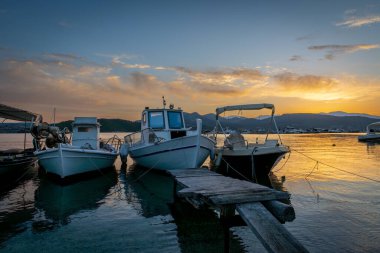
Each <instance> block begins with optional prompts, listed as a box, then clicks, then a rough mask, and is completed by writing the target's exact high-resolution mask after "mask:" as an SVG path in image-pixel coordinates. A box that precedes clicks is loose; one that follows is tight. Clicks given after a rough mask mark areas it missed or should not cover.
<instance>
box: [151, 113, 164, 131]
mask: <svg viewBox="0 0 380 253" xmlns="http://www.w3.org/2000/svg"><path fill="white" fill-rule="evenodd" d="M149 125H150V127H151V128H153V129H160V128H165V124H164V113H163V112H149Z"/></svg>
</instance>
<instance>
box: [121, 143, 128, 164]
mask: <svg viewBox="0 0 380 253" xmlns="http://www.w3.org/2000/svg"><path fill="white" fill-rule="evenodd" d="M120 159H121V162H122V163H123V164H125V163H127V159H128V144H126V143H124V144H122V145H121V146H120Z"/></svg>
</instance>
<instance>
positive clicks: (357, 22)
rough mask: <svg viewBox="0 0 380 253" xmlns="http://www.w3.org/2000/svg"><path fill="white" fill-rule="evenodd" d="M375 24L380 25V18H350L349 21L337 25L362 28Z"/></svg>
mask: <svg viewBox="0 0 380 253" xmlns="http://www.w3.org/2000/svg"><path fill="white" fill-rule="evenodd" d="M374 23H380V16H367V17H362V18H357V17H350V18H349V19H347V20H345V21H343V22H340V23H337V24H336V25H337V26H345V27H361V26H364V25H370V24H374Z"/></svg>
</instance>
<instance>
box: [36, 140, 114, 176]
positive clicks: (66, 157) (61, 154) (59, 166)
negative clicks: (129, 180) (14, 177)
mask: <svg viewBox="0 0 380 253" xmlns="http://www.w3.org/2000/svg"><path fill="white" fill-rule="evenodd" d="M35 155H36V156H37V157H38V163H39V165H40V166H41V167H42V168H43V169H45V171H46V172H47V173H50V174H55V175H58V176H59V177H60V178H62V179H63V178H66V177H69V176H74V175H78V174H83V173H87V172H92V171H97V170H101V169H105V168H109V167H112V166H113V165H114V163H115V160H116V158H117V156H118V153H117V152H110V151H107V150H89V149H79V148H72V147H68V148H67V147H62V146H61V145H60V146H59V147H58V148H53V149H48V150H43V151H37V152H35Z"/></svg>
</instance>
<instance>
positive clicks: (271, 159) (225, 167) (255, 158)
mask: <svg viewBox="0 0 380 253" xmlns="http://www.w3.org/2000/svg"><path fill="white" fill-rule="evenodd" d="M261 109H270V110H272V114H271V117H270V123H273V125H274V126H275V129H276V132H277V135H278V139H269V138H268V137H269V129H268V131H267V135H266V138H265V141H264V142H263V143H259V142H258V140H257V141H256V142H255V143H249V142H248V141H247V140H246V139H245V138H244V136H243V135H241V134H240V133H239V132H238V131H234V132H231V133H230V134H229V135H227V134H226V133H225V132H224V129H223V127H222V125H221V123H220V119H219V115H220V114H221V113H224V112H227V111H243V110H261ZM274 112H275V107H274V105H273V104H247V105H233V106H225V107H220V108H217V109H216V124H217V125H216V127H215V128H216V129H215V133H218V132H222V133H224V137H225V138H224V143H223V145H222V146H218V147H217V149H216V152H215V154H216V158H215V160H214V161H213V164H214V167H215V170H216V171H217V172H219V173H221V174H224V175H228V176H232V177H237V178H241V179H246V180H253V181H260V179H262V180H263V181H264V180H265V181H266V178H267V177H268V174H269V172H270V171H271V170H272V168H273V167H274V166H276V164H277V163H278V162H279V161H280V159H281V158H282V157H284V155H285V154H286V153H288V152H289V148H288V147H287V146H284V145H283V144H282V142H281V138H280V135H279V132H278V129H277V125H276V121H275V119H274ZM218 128H220V130H219V129H218ZM215 138H216V137H215Z"/></svg>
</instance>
